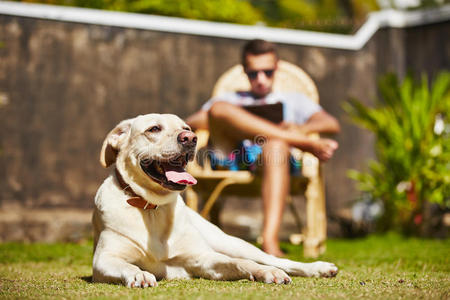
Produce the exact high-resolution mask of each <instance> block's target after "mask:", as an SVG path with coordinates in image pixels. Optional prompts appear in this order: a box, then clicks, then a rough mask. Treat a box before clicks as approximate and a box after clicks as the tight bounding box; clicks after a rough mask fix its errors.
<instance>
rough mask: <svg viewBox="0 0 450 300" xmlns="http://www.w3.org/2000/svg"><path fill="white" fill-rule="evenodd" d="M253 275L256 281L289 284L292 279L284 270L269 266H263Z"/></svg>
mask: <svg viewBox="0 0 450 300" xmlns="http://www.w3.org/2000/svg"><path fill="white" fill-rule="evenodd" d="M252 275H253V277H254V279H255V280H256V281H261V282H264V283H276V284H289V283H291V281H292V280H291V278H290V277H289V276H288V275H287V274H286V273H285V272H284V271H282V270H280V269H277V268H275V267H269V266H261V268H260V269H259V270H257V271H256V272H254V273H253V274H252Z"/></svg>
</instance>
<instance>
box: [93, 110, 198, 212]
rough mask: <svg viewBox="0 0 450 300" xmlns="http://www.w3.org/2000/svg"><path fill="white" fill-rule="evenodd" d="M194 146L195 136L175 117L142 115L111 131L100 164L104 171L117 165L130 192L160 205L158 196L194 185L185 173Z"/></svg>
mask: <svg viewBox="0 0 450 300" xmlns="http://www.w3.org/2000/svg"><path fill="white" fill-rule="evenodd" d="M196 144H197V137H196V136H195V134H194V133H193V132H192V131H191V129H190V127H189V126H188V125H187V124H186V123H185V122H183V121H182V120H181V119H180V118H178V117H177V116H175V115H170V114H148V115H142V116H138V117H136V118H134V119H128V120H124V121H122V122H120V123H119V124H118V125H117V126H116V127H115V128H114V129H113V130H111V132H110V133H109V134H108V135H107V137H106V139H105V141H104V142H103V147H102V151H101V154H100V163H101V164H102V166H103V167H105V168H106V167H108V166H110V165H111V164H113V163H116V168H117V169H118V171H119V173H120V174H121V175H122V176H123V178H124V180H125V182H126V183H127V184H129V185H130V187H131V188H132V189H133V191H135V192H136V193H137V194H139V195H140V196H142V197H144V198H147V197H146V196H149V197H151V198H152V202H153V203H154V204H157V205H161V204H164V203H161V202H160V203H157V202H159V201H158V199H159V198H161V197H158V196H165V195H169V194H172V193H174V192H179V191H182V190H184V189H185V188H186V186H187V185H190V184H195V183H196V180H195V179H194V178H193V177H192V176H191V175H190V174H189V173H187V172H186V171H185V167H186V164H187V163H188V161H191V160H193V159H194V155H195V147H196ZM155 196H156V197H155ZM162 198H165V197H162ZM160 201H162V202H166V201H165V200H164V199H160Z"/></svg>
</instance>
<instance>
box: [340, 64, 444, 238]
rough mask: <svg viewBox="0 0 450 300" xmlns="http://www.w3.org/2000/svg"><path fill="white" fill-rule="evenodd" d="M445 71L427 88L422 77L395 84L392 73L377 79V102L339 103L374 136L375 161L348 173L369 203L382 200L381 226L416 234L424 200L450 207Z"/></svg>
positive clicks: (353, 101) (425, 80)
mask: <svg viewBox="0 0 450 300" xmlns="http://www.w3.org/2000/svg"><path fill="white" fill-rule="evenodd" d="M449 90H450V73H449V72H442V73H440V74H439V75H438V76H437V77H436V78H435V80H434V82H433V84H432V85H431V87H430V86H429V84H428V79H427V77H426V76H425V75H424V76H422V78H421V80H420V81H415V80H414V79H413V77H412V76H411V75H408V76H407V77H406V78H405V79H404V80H403V82H401V83H400V82H399V81H398V79H397V77H396V76H395V75H393V74H389V75H387V76H384V77H383V78H382V79H381V80H380V82H379V91H380V95H381V97H382V100H378V101H377V102H376V106H375V107H368V106H366V105H364V104H362V103H361V102H360V101H357V100H355V99H351V100H350V101H349V102H347V103H346V104H345V105H344V109H345V110H346V111H347V112H348V113H349V114H350V116H351V117H352V119H353V120H354V121H355V122H356V124H358V125H360V126H362V127H364V128H366V129H368V130H370V131H371V132H373V133H374V134H375V137H376V143H375V145H376V160H374V161H370V162H369V164H368V171H367V172H359V171H356V170H351V171H349V173H348V175H349V176H350V177H351V178H352V179H354V180H356V181H357V182H358V187H359V189H360V190H361V191H362V192H364V193H367V194H369V195H370V198H371V199H372V201H382V203H383V206H384V213H383V215H382V216H381V218H380V219H379V222H378V226H379V227H378V228H379V229H381V230H388V229H393V228H397V229H402V230H404V231H405V232H409V233H414V232H416V233H418V232H420V230H421V227H422V226H423V224H424V223H426V221H427V219H426V218H427V213H426V207H427V203H437V204H439V205H440V206H442V207H447V208H449V207H450V138H449V137H450V125H449V120H450V93H449Z"/></svg>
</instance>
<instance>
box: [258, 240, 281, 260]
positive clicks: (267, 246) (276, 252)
mask: <svg viewBox="0 0 450 300" xmlns="http://www.w3.org/2000/svg"><path fill="white" fill-rule="evenodd" d="M262 250H263V251H264V252H266V253H267V254H270V255H273V256H276V257H283V256H285V255H286V253H284V252H283V251H281V249H280V245H279V244H278V243H264V242H263V244H262Z"/></svg>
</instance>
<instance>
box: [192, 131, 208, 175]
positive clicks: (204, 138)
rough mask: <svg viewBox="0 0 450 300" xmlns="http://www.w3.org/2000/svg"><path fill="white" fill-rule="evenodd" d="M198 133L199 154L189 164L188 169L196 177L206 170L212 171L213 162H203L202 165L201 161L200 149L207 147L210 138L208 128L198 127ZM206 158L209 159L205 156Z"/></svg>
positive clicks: (196, 132)
mask: <svg viewBox="0 0 450 300" xmlns="http://www.w3.org/2000/svg"><path fill="white" fill-rule="evenodd" d="M195 134H196V135H197V154H196V155H195V158H194V161H192V162H190V163H189V164H188V165H187V171H188V172H189V173H191V174H192V175H193V176H194V177H195V175H198V174H204V173H205V172H209V171H211V164H210V163H209V161H204V162H202V165H203V166H202V165H200V163H199V160H198V159H199V156H198V153H199V150H200V149H202V148H205V147H206V146H207V145H208V139H209V131H208V130H207V129H198V130H196V131H195ZM205 159H207V158H206V157H205Z"/></svg>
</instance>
